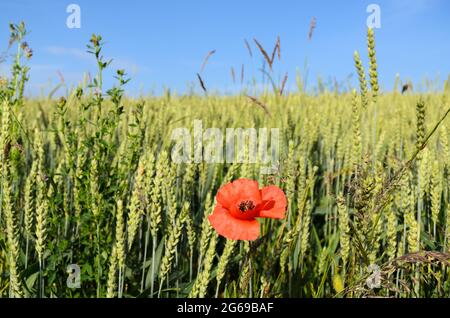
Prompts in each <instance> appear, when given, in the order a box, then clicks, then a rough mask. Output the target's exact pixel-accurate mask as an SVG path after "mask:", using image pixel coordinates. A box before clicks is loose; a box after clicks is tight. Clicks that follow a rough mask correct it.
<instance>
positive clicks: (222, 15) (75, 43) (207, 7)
mask: <svg viewBox="0 0 450 318" xmlns="http://www.w3.org/2000/svg"><path fill="white" fill-rule="evenodd" d="M71 3H76V4H78V5H79V6H80V8H81V28H80V29H69V28H67V26H66V19H67V17H68V15H69V13H67V12H66V8H67V6H68V5H69V4H71ZM370 3H376V4H378V5H379V6H380V8H381V29H377V30H376V40H377V54H378V65H379V73H380V82H381V87H382V88H383V89H384V90H390V89H392V86H393V83H394V79H395V75H396V74H397V73H399V74H400V76H401V78H402V80H407V79H410V80H413V82H414V83H419V82H422V81H423V79H424V78H428V79H429V80H432V81H435V80H436V81H439V83H441V84H442V82H443V81H444V80H445V79H446V78H447V76H448V75H449V73H450V1H448V0H369V1H365V0H345V1H344V0H342V1H336V0H318V1H299V0H297V1H293V0H291V1H287V0H280V1H276V2H275V1H265V0H247V1H242V0H240V1H238V0H227V1H212V0H209V1H207V0H191V1H182V0H164V1H137V0H129V1H126V2H125V1H103V0H96V1H84V0H72V1H61V0H58V1H56V0H54V1H51V0H41V1H31V0H29V1H26V0H2V1H1V2H0V51H4V50H5V49H6V48H7V45H8V37H9V30H8V23H9V22H19V21H22V20H23V21H25V22H26V24H27V27H28V29H30V30H31V33H30V35H29V37H28V42H29V44H30V46H31V47H32V48H33V51H34V56H33V58H32V60H31V62H30V66H31V69H32V71H31V79H30V83H29V85H28V90H27V93H28V94H32V95H38V94H40V92H41V91H43V92H44V93H48V91H50V90H51V88H52V87H54V86H55V85H56V84H57V83H58V82H59V77H58V74H57V72H58V71H59V72H60V73H62V74H63V76H64V79H65V81H66V82H67V83H69V84H74V85H76V84H78V83H79V82H81V80H82V78H83V74H84V73H85V72H91V73H92V74H94V73H95V64H94V62H93V59H92V57H91V56H89V55H87V54H86V53H85V51H86V44H87V42H88V40H89V38H90V36H91V34H92V33H94V32H95V33H100V34H101V35H102V36H103V38H104V39H105V40H106V46H105V49H104V54H105V56H107V57H110V58H113V59H114V61H113V64H112V68H113V69H116V68H125V69H126V71H127V73H128V74H129V75H130V76H131V77H132V81H131V82H130V83H129V84H128V93H129V94H132V95H137V94H139V93H140V92H142V93H149V92H155V93H160V92H161V91H162V88H163V87H170V88H171V89H172V90H176V91H178V92H186V91H187V90H188V88H189V87H190V85H191V84H190V83H195V85H196V90H199V87H198V83H197V79H196V73H197V72H199V71H200V67H201V64H202V61H203V59H204V57H205V56H206V54H207V53H208V52H209V51H211V50H216V53H215V54H214V55H213V56H211V58H210V59H209V62H208V64H207V66H206V68H205V69H204V71H203V73H202V77H203V79H204V80H205V83H206V85H207V87H208V89H209V90H218V91H220V92H222V93H229V92H233V91H236V90H238V89H240V87H241V86H240V83H237V84H233V82H232V79H231V76H230V68H231V67H234V68H235V70H236V74H237V75H236V76H237V77H238V78H239V77H240V69H241V65H242V64H244V67H245V77H246V81H249V82H250V80H251V77H252V76H254V77H255V78H256V79H257V81H258V82H259V83H261V77H262V76H261V72H260V71H259V68H260V67H261V65H262V56H261V54H260V53H259V52H258V51H257V49H256V47H255V45H254V42H253V41H252V39H253V38H256V39H258V40H259V41H260V42H261V43H262V44H263V46H265V47H266V48H267V49H268V50H269V51H271V49H272V47H273V45H274V43H275V41H276V38H277V36H278V35H279V36H280V38H281V55H282V58H281V61H279V62H278V61H277V62H276V63H275V65H274V76H275V78H277V79H279V78H282V77H283V75H284V74H285V72H288V74H289V80H288V84H287V87H288V88H293V87H294V86H295V73H296V69H299V70H300V71H301V72H303V71H304V70H305V62H306V64H307V69H308V87H309V88H311V87H313V86H314V85H316V83H317V80H316V79H317V77H318V76H320V77H321V78H323V80H324V81H325V82H327V81H328V80H334V78H336V80H337V81H338V82H345V81H346V78H347V77H348V76H349V75H350V74H353V77H352V80H351V81H352V83H353V84H356V78H355V74H354V73H355V71H354V66H353V52H354V50H358V51H360V53H361V55H362V56H363V60H364V63H365V65H367V58H366V56H367V54H366V19H367V16H368V15H369V13H367V12H366V7H367V5H368V4H370ZM312 17H315V18H316V20H317V26H316V28H315V30H314V35H313V38H312V40H308V30H309V24H310V20H311V18H312ZM244 39H247V40H248V41H249V42H250V44H252V49H253V58H250V56H249V54H248V53H247V49H246V47H245V45H244ZM10 53H11V54H12V53H13V52H10ZM8 68H9V67H8V65H7V64H5V63H3V64H0V74H3V75H5V74H6V72H8V71H9V69H8ZM106 78H108V79H107V80H106V82H105V85H106V86H110V85H112V83H113V80H112V79H110V78H112V73H111V72H110V73H108V74H106ZM237 82H239V80H238V81H237Z"/></svg>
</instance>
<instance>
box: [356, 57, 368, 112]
mask: <svg viewBox="0 0 450 318" xmlns="http://www.w3.org/2000/svg"><path fill="white" fill-rule="evenodd" d="M353 59H354V61H355V67H356V71H357V73H358V79H359V90H360V93H361V104H362V106H363V107H364V108H366V107H367V105H368V104H369V100H368V97H367V95H368V92H367V81H366V73H365V70H364V66H363V64H362V61H361V57H360V56H359V53H358V51H355V53H354V54H353Z"/></svg>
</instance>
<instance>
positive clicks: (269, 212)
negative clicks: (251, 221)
mask: <svg viewBox="0 0 450 318" xmlns="http://www.w3.org/2000/svg"><path fill="white" fill-rule="evenodd" d="M261 196H262V200H263V204H262V206H261V210H260V212H259V216H258V217H261V218H273V219H283V218H284V216H285V212H286V206H287V200H286V195H285V194H284V192H283V190H281V189H280V188H278V187H277V186H274V185H271V186H268V187H264V188H262V189H261Z"/></svg>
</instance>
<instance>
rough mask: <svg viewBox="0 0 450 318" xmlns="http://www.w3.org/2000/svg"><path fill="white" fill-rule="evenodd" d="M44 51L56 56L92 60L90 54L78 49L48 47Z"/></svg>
mask: <svg viewBox="0 0 450 318" xmlns="http://www.w3.org/2000/svg"><path fill="white" fill-rule="evenodd" d="M44 51H45V52H47V53H49V54H51V55H55V56H71V57H75V58H77V59H81V60H90V59H92V57H91V56H90V55H89V53H88V52H86V51H84V50H80V49H77V48H67V47H62V46H47V47H45V48H44Z"/></svg>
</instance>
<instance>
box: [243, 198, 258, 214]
mask: <svg viewBox="0 0 450 318" xmlns="http://www.w3.org/2000/svg"><path fill="white" fill-rule="evenodd" d="M254 208H255V205H254V204H253V201H250V200H247V201H242V202H241V203H240V204H239V211H241V212H242V213H244V212H247V211H249V210H253V209H254Z"/></svg>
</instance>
